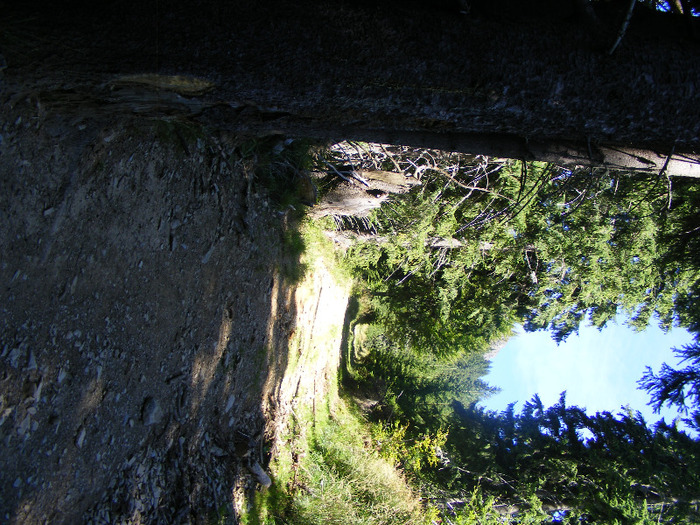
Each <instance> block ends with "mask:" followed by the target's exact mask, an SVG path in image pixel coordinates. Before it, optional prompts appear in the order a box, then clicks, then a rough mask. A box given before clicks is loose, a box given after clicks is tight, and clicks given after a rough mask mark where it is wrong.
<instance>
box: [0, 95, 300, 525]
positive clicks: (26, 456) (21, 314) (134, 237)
mask: <svg viewBox="0 0 700 525" xmlns="http://www.w3.org/2000/svg"><path fill="white" fill-rule="evenodd" d="M2 112H3V115H2V121H3V122H4V123H5V125H4V127H3V130H2V139H3V140H2V142H1V143H0V158H2V162H0V180H2V190H3V191H2V192H0V209H2V214H1V215H0V282H2V287H1V288H0V384H1V385H2V387H1V388H0V392H2V394H1V395H0V440H1V442H2V452H1V453H0V494H2V497H1V498H0V521H3V522H5V523H45V522H50V523H80V522H92V523H114V522H120V521H124V522H148V523H194V522H197V523H201V522H203V521H207V520H215V519H219V518H220V517H222V516H229V517H233V516H235V515H237V514H238V513H239V512H240V510H241V507H242V506H244V505H245V500H246V494H248V496H249V495H250V492H251V491H254V490H255V489H256V487H257V485H258V481H259V480H258V479H256V478H255V477H254V476H252V475H251V474H250V471H249V468H248V467H250V466H252V465H253V464H254V463H259V464H262V465H263V466H264V465H265V462H266V457H267V455H266V450H265V442H266V428H265V425H266V422H267V421H268V420H269V417H268V416H269V415H270V414H268V413H266V412H265V411H266V410H269V406H270V400H271V399H272V400H274V399H273V398H274V395H275V393H274V392H264V391H263V389H265V388H268V389H269V388H270V385H271V384H272V382H271V381H270V378H269V377H268V366H271V367H272V368H270V369H269V370H270V376H271V377H272V376H274V377H278V375H279V373H278V372H274V373H273V371H275V370H277V371H279V370H285V369H286V367H287V360H288V356H287V348H288V345H287V344H286V342H287V341H288V340H289V337H290V333H291V331H292V330H293V328H294V320H295V319H296V318H297V312H296V305H297V302H296V300H295V297H294V292H293V291H290V290H291V288H289V287H288V286H287V284H286V281H285V279H284V277H281V276H280V274H279V272H278V268H280V267H284V265H287V266H288V265H289V264H294V261H291V262H290V261H285V258H286V257H288V256H287V255H286V254H285V253H284V243H283V242H281V241H282V238H283V228H284V227H283V220H282V219H283V216H282V214H280V213H278V212H276V211H274V210H272V209H271V208H270V206H269V204H268V201H267V199H266V197H265V192H264V191H263V190H262V189H261V188H260V186H259V185H258V184H257V182H256V180H255V159H254V158H246V157H245V155H243V154H242V152H241V151H240V149H239V148H238V145H239V144H240V140H239V138H238V137H233V136H221V135H218V134H209V133H205V132H203V130H201V129H199V130H197V129H194V128H190V127H188V126H185V125H180V124H178V123H175V122H174V121H165V120H146V119H141V120H136V119H132V118H130V117H119V118H110V119H108V120H98V119H96V118H93V117H92V116H91V114H89V113H84V114H81V113H80V112H72V113H71V114H69V115H66V114H59V113H55V114H46V113H42V111H41V108H38V107H37V106H36V105H35V104H34V103H33V102H32V101H31V100H29V99H27V100H26V101H20V102H17V103H16V104H15V105H14V106H12V107H10V106H5V107H4V109H3V110H2ZM297 255H298V254H295V257H296V256H297ZM271 349H274V352H271ZM273 355H274V362H273V361H271V356H273ZM268 431H269V429H268Z"/></svg>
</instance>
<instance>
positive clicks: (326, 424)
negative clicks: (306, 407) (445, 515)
mask: <svg viewBox="0 0 700 525" xmlns="http://www.w3.org/2000/svg"><path fill="white" fill-rule="evenodd" d="M305 429H306V430H307V431H310V432H311V435H310V436H309V437H308V440H307V442H306V445H304V444H303V443H300V442H298V441H297V442H296V446H302V447H304V448H306V450H303V451H300V452H299V454H298V456H299V458H300V459H299V463H298V464H297V466H296V467H295V471H296V474H295V475H294V477H293V479H292V480H291V483H290V485H289V487H290V491H289V493H290V499H289V502H288V505H287V507H286V508H285V509H284V510H282V509H278V510H277V514H278V519H277V521H276V523H288V524H300V525H302V524H303V525H312V524H319V525H322V524H323V525H325V524H328V523H332V524H347V525H351V524H352V525H354V524H357V523H360V524H368V525H369V524H372V525H374V524H394V523H402V524H403V523H405V524H423V523H426V524H427V523H429V522H430V516H431V514H430V513H429V512H428V513H426V511H425V509H423V507H422V505H421V503H420V500H419V499H418V497H417V494H416V493H415V492H414V491H413V489H411V488H410V487H409V485H408V484H407V483H406V480H405V478H404V477H403V476H402V475H401V473H400V472H399V471H398V470H396V468H395V467H394V465H393V464H392V463H391V462H389V461H387V460H385V459H382V458H381V457H379V455H378V454H377V453H376V452H374V451H373V450H372V448H371V447H369V446H368V445H367V444H368V443H370V442H371V437H370V436H369V434H368V433H367V430H366V429H365V427H364V425H363V423H362V422H361V421H360V420H359V419H357V417H356V416H354V415H353V414H352V413H351V412H349V411H348V410H346V409H344V408H343V405H342V404H340V405H338V406H337V407H336V408H335V416H334V417H333V418H330V419H327V420H318V421H317V424H316V426H315V427H307V426H305Z"/></svg>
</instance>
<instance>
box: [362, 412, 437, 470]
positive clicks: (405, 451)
mask: <svg viewBox="0 0 700 525" xmlns="http://www.w3.org/2000/svg"><path fill="white" fill-rule="evenodd" d="M407 431H408V425H402V424H401V423H399V422H398V421H394V422H392V423H388V422H386V423H377V424H375V425H373V426H372V441H373V443H374V445H375V446H376V447H377V449H378V450H379V453H380V455H381V456H382V457H383V458H384V459H386V460H387V461H389V462H390V463H392V464H393V465H396V466H400V467H401V468H402V469H404V470H405V471H407V472H409V473H411V474H413V475H415V476H420V474H421V472H422V470H423V469H424V468H426V467H433V468H434V467H436V466H437V465H438V463H439V461H440V458H439V456H438V454H439V452H440V451H441V448H442V447H443V446H444V445H445V442H446V441H447V432H446V431H444V430H438V431H437V432H435V434H432V435H431V434H428V433H425V434H422V435H418V436H417V437H409V435H407Z"/></svg>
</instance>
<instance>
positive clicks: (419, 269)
mask: <svg viewBox="0 0 700 525" xmlns="http://www.w3.org/2000/svg"><path fill="white" fill-rule="evenodd" d="M452 162H454V161H452ZM443 171H444V172H445V173H446V174H447V175H449V176H446V175H445V174H441V173H439V171H437V170H436V173H438V174H437V175H434V176H431V177H428V176H427V175H426V176H425V177H424V179H423V184H422V186H421V187H420V191H415V192H413V193H411V194H410V195H409V196H407V197H402V198H400V199H397V200H396V201H395V202H392V203H391V205H390V206H387V207H384V208H382V209H381V210H380V211H379V212H377V213H376V214H375V216H374V217H373V219H372V220H373V226H374V227H375V228H376V230H377V232H378V235H382V236H384V238H385V239H386V242H383V243H363V244H359V245H358V246H356V247H355V248H353V250H351V252H350V254H349V257H350V259H351V261H352V262H353V263H354V264H355V267H356V269H357V274H358V275H359V276H360V277H361V278H362V279H363V281H364V282H365V283H367V287H368V289H369V290H370V291H371V292H372V293H373V294H374V295H375V309H376V312H377V315H378V318H379V321H380V322H382V323H383V324H384V325H385V326H386V328H387V332H388V333H389V334H390V336H391V337H392V338H394V339H396V340H398V341H400V342H401V343H406V344H410V345H412V346H414V347H416V348H421V349H424V350H426V351H430V352H432V353H449V352H450V351H454V350H457V351H460V350H464V349H468V350H474V349H483V348H486V347H487V346H488V345H489V343H490V342H492V341H493V340H495V339H498V338H499V337H502V336H504V335H506V334H508V333H509V330H510V328H511V326H512V325H513V323H515V322H522V323H523V324H524V326H525V328H526V329H528V330H538V329H549V330H551V331H552V332H553V334H554V337H555V339H556V340H557V341H561V340H563V339H565V338H566V337H567V336H568V335H569V334H571V333H572V332H575V331H577V330H578V327H579V325H580V323H581V322H583V321H584V320H585V319H586V318H587V317H589V318H590V319H591V321H592V322H593V324H594V325H596V326H598V327H603V326H605V324H606V323H607V322H608V321H610V320H611V319H613V318H614V317H615V315H616V314H617V313H619V312H620V311H624V312H626V313H627V314H628V315H629V316H630V317H631V319H632V324H633V325H634V326H635V327H638V328H640V329H641V328H643V327H645V326H646V325H647V324H648V323H649V321H650V319H651V318H652V316H653V315H654V314H655V315H657V316H658V317H659V319H660V320H661V323H662V326H664V327H669V326H671V325H672V324H674V323H684V324H688V323H689V322H690V320H691V319H692V318H700V317H698V315H700V312H697V311H696V310H697V306H695V305H696V304H698V303H700V302H699V301H696V300H695V299H696V297H697V296H698V295H699V293H700V287H698V286H697V285H696V283H698V282H700V274H699V273H698V265H697V264H694V261H697V259H698V256H699V255H700V243H699V242H698V241H697V240H696V237H697V236H694V235H692V233H693V232H695V231H696V230H697V228H698V227H700V226H699V225H700V223H698V220H697V214H696V213H695V211H694V210H696V209H697V208H698V204H700V195H699V194H698V189H697V188H696V186H697V185H696V186H693V185H692V184H690V183H688V182H687V181H680V182H677V183H674V185H673V193H672V194H671V193H669V190H670V188H671V186H670V185H669V184H668V183H667V181H665V180H664V179H662V178H660V177H658V176H654V175H644V174H633V175H628V174H622V173H614V172H609V171H606V170H574V171H570V170H565V169H562V168H558V167H555V166H552V165H547V164H543V163H536V162H532V163H521V162H513V161H510V162H502V161H499V162H493V161H492V162H488V163H482V164H481V165H477V166H474V165H473V164H472V165H468V164H467V165H459V166H457V167H455V168H454V169H452V171H450V172H448V171H447V168H445V169H444V170H443ZM426 173H427V172H426ZM475 173H476V175H475ZM439 241H443V242H439ZM448 241H449V242H448Z"/></svg>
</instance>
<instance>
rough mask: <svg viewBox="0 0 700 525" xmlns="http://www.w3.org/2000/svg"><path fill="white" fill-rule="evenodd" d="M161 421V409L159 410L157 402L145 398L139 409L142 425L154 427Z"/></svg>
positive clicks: (150, 398)
mask: <svg viewBox="0 0 700 525" xmlns="http://www.w3.org/2000/svg"><path fill="white" fill-rule="evenodd" d="M162 419H163V409H162V408H160V404H159V403H158V401H156V400H155V399H153V398H152V397H150V396H149V397H147V398H146V399H145V400H144V402H143V407H142V408H141V421H143V424H144V425H155V424H157V423H160V422H161V420H162Z"/></svg>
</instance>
